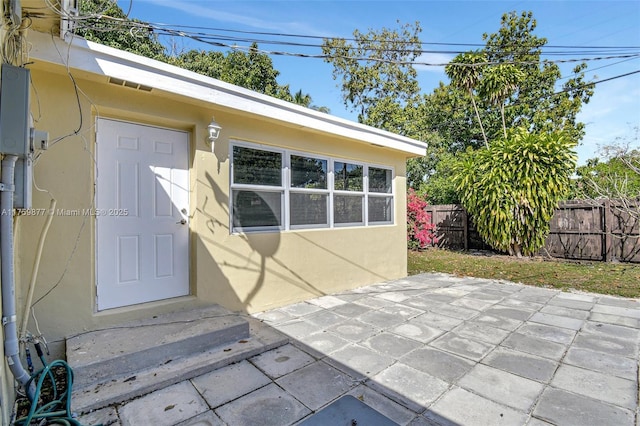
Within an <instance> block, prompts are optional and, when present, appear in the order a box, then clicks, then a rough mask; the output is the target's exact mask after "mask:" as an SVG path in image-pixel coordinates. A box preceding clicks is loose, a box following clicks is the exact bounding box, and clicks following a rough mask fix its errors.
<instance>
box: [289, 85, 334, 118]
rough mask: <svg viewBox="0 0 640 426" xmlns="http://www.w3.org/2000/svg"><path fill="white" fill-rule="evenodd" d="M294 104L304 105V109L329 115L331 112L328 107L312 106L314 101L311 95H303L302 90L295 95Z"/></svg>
mask: <svg viewBox="0 0 640 426" xmlns="http://www.w3.org/2000/svg"><path fill="white" fill-rule="evenodd" d="M292 102H293V103H294V104H298V105H302V106H304V107H307V108H311V109H314V110H316V111H320V112H324V113H327V114H328V113H329V112H330V109H329V108H328V107H325V106H317V105H313V104H312V102H313V99H312V98H311V95H310V94H308V93H304V94H303V93H302V89H300V90H298V91H297V92H296V93H294V94H293V100H292Z"/></svg>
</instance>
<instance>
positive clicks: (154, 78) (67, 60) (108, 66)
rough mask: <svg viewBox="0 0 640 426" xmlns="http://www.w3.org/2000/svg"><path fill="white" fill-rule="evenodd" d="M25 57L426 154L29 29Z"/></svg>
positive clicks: (152, 63)
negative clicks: (29, 45)
mask: <svg viewBox="0 0 640 426" xmlns="http://www.w3.org/2000/svg"><path fill="white" fill-rule="evenodd" d="M28 38H29V42H30V43H31V44H32V46H33V47H32V50H31V51H30V53H29V55H30V57H32V58H34V59H37V60H41V61H45V62H50V63H55V64H59V65H62V66H65V67H69V68H72V69H77V70H81V71H86V72H89V73H93V74H97V75H104V76H106V77H113V78H117V79H120V80H126V81H129V82H133V83H137V84H141V85H145V86H148V87H151V88H154V89H158V90H162V91H165V92H169V93H173V94H176V95H181V96H186V97H189V98H193V99H198V100H201V101H204V102H208V103H211V104H214V105H219V106H223V107H227V108H231V109H235V110H239V111H243V112H247V113H250V114H255V115H258V116H262V117H265V118H269V119H273V120H278V121H282V122H287V123H289V124H293V125H296V126H299V127H304V128H309V129H313V130H316V131H319V132H323V133H328V134H335V135H340V136H343V137H347V138H350V139H355V140H360V141H364V142H368V143H371V144H374V145H378V146H381V147H386V148H391V149H394V150H398V151H402V152H405V153H408V154H411V155H412V156H419V155H425V152H426V147H427V144H426V143H425V142H422V141H418V140H415V139H411V138H408V137H405V136H400V135H397V134H395V133H391V132H388V131H385V130H380V129H376V128H374V127H371V126H367V125H364V124H360V123H356V122H353V121H349V120H346V119H343V118H339V117H335V116H332V115H330V114H326V113H322V112H319V111H315V110H312V109H310V108H305V107H302V106H300V105H295V104H293V103H290V102H286V101H283V100H280V99H276V98H273V97H271V96H267V95H263V94H261V93H257V92H254V91H252V90H248V89H245V88H243V87H239V86H235V85H233V84H229V83H226V82H223V81H220V80H216V79H214V78H211V77H207V76H204V75H200V74H197V73H194V72H192V71H188V70H185V69H182V68H179V67H176V66H173V65H169V64H166V63H164V62H160V61H156V60H153V59H149V58H146V57H143V56H139V55H136V54H133V53H130V52H125V51H122V50H119V49H115V48H112V47H108V46H104V45H101V44H98V43H93V42H90V41H87V40H85V39H83V38H80V37H70V38H69V42H68V43H65V42H64V41H63V40H62V39H60V38H58V37H53V36H52V35H49V34H45V33H40V32H36V31H31V32H30V33H29V36H28Z"/></svg>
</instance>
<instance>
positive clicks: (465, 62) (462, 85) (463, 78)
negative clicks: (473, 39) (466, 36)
mask: <svg viewBox="0 0 640 426" xmlns="http://www.w3.org/2000/svg"><path fill="white" fill-rule="evenodd" d="M486 61H487V59H486V58H485V56H484V54H483V53H482V52H477V51H476V52H469V53H461V54H459V55H458V56H456V57H455V58H454V59H453V60H452V61H451V62H450V63H449V65H447V67H446V68H445V71H446V73H447V75H448V76H449V78H450V79H451V84H452V85H453V86H454V87H457V88H458V89H461V90H464V91H466V92H467V93H469V99H471V104H472V105H473V110H474V111H475V113H476V117H477V118H478V125H479V126H480V130H481V131H482V139H483V140H484V144H485V146H489V142H488V141H487V134H486V132H485V131H484V127H483V126H482V119H480V112H479V111H478V106H477V105H476V101H475V96H474V94H473V92H474V90H475V89H476V87H477V86H478V84H479V83H480V77H481V76H482V68H481V65H484V64H485V63H486Z"/></svg>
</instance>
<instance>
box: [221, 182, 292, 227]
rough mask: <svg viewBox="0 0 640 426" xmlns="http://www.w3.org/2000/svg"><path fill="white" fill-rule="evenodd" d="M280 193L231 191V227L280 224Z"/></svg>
mask: <svg viewBox="0 0 640 426" xmlns="http://www.w3.org/2000/svg"><path fill="white" fill-rule="evenodd" d="M281 224H282V193H281V192H265V191H259V192H258V191H242V190H241V191H238V190H235V191H233V227H234V228H249V227H252V226H280V225H281Z"/></svg>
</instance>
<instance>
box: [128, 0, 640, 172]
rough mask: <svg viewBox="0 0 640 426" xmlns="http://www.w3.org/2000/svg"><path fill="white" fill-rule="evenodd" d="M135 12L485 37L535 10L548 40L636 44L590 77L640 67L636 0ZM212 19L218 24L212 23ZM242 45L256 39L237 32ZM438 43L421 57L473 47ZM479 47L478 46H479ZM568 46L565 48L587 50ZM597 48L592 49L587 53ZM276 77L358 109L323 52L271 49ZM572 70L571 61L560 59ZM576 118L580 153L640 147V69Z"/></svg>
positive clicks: (238, 26)
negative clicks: (639, 132) (507, 16)
mask: <svg viewBox="0 0 640 426" xmlns="http://www.w3.org/2000/svg"><path fill="white" fill-rule="evenodd" d="M117 1H118V5H119V6H120V7H121V8H122V9H123V10H124V11H125V12H127V11H128V12H129V17H130V18H136V19H139V20H141V21H145V22H151V23H163V24H167V25H169V26H171V27H172V28H175V27H176V26H178V25H186V26H198V27H202V28H206V29H203V30H200V31H203V32H206V33H216V34H224V35H231V36H236V37H241V38H243V39H246V38H251V37H255V38H258V39H261V40H264V39H271V40H274V39H277V40H284V39H287V40H289V41H295V42H303V43H309V44H320V42H321V40H320V39H314V38H293V37H285V38H282V37H279V38H278V37H273V36H266V35H255V34H253V35H252V34H247V33H237V32H230V31H227V30H231V31H247V32H266V33H280V34H297V35H303V36H316V37H345V38H348V37H351V36H352V34H353V31H354V30H355V29H358V30H360V31H361V32H366V31H368V30H369V29H375V30H378V29H381V28H383V27H385V28H390V29H393V28H398V21H399V22H400V23H402V24H404V23H413V22H415V21H419V22H420V26H421V27H422V33H421V36H420V38H421V41H423V42H427V43H464V44H472V43H480V44H481V43H483V40H482V34H483V33H493V32H496V31H497V30H498V29H499V28H500V17H501V16H502V14H503V13H505V12H509V11H517V12H522V11H532V12H533V14H534V18H535V19H536V20H537V28H536V30H535V34H536V35H538V36H539V37H546V38H547V39H548V45H549V46H582V47H584V46H590V47H592V46H615V47H626V49H621V50H620V51H618V53H613V54H611V53H606V54H604V56H611V55H617V54H620V52H622V51H624V53H629V52H634V53H636V54H638V56H635V57H633V58H613V59H606V60H592V61H588V62H587V64H588V68H587V71H586V77H587V79H588V80H592V81H597V80H603V79H608V78H612V77H617V76H620V75H623V74H626V73H630V72H634V71H638V70H640V1H637V0H634V1H616V0H608V1H588V0H565V1H562V0H537V1H510V0H495V1H472V0H468V1H453V0H451V1H445V0H440V1H430V0H422V1H421V0H414V1H389V0H342V1H328V0H287V1H272V0H262V1H244V0H237V1H231V0H117ZM213 29H215V30H213ZM163 41H164V42H170V43H172V44H173V45H174V47H175V48H176V49H178V51H180V50H188V49H192V48H193V49H199V50H222V51H228V50H229V48H226V47H222V48H215V47H213V46H211V45H210V44H206V43H199V42H196V41H193V40H191V39H186V38H181V37H176V38H173V39H172V40H167V39H163ZM237 44H238V46H243V47H246V46H248V45H249V44H250V43H247V42H246V41H238V42H237ZM259 47H260V48H261V49H263V50H265V51H279V52H297V53H304V54H308V55H317V54H321V50H320V48H319V47H306V48H300V47H295V46H286V45H272V44H267V43H259ZM428 47H429V49H433V50H437V51H438V52H436V53H430V54H425V56H424V57H421V58H420V61H421V62H426V63H433V64H444V63H447V62H448V61H449V60H451V59H452V58H453V57H454V56H455V54H453V53H446V51H447V50H449V51H450V50H452V49H458V50H459V49H463V50H468V49H471V47H469V48H467V47H462V48H459V47H451V46H439V45H435V46H428ZM476 48H477V47H476ZM577 50H578V52H577V53H576V54H572V55H571V56H569V57H563V58H564V59H566V58H581V57H584V56H585V55H581V54H580V53H579V49H577ZM589 57H593V55H589ZM271 58H272V60H273V64H274V67H275V69H277V70H278V71H280V75H279V77H278V82H279V83H280V84H289V85H290V88H291V91H292V93H293V92H296V91H297V90H299V89H301V90H302V91H303V93H308V94H310V95H311V97H312V98H313V104H314V105H319V106H326V107H328V108H330V110H331V114H333V115H336V116H339V117H343V118H346V119H350V120H353V121H356V120H357V115H356V114H355V113H353V112H351V111H349V110H347V108H346V107H345V106H344V103H343V101H342V95H341V92H340V89H339V88H338V87H337V84H338V82H337V81H336V80H334V79H333V77H332V66H331V65H330V64H327V63H325V62H324V61H323V60H322V59H317V58H304V57H294V56H284V55H271ZM559 65H560V67H561V70H562V75H563V76H567V75H569V73H570V70H571V69H572V68H573V66H575V65H576V64H575V63H563V64H559ZM417 70H418V73H419V77H418V78H419V82H420V87H421V89H422V91H423V92H424V93H431V92H432V91H433V89H434V88H435V87H437V86H438V84H439V82H440V81H442V82H445V83H448V78H447V76H446V75H445V73H444V67H443V66H418V67H417ZM578 118H579V120H580V121H582V122H584V123H585V124H586V135H585V137H584V138H583V140H582V142H581V144H580V146H579V147H578V149H577V152H578V163H579V164H584V163H585V161H586V160H587V159H589V158H594V157H598V156H599V152H598V149H599V147H601V146H603V145H606V144H610V143H613V142H615V141H616V140H617V139H621V140H623V141H627V142H631V143H632V146H635V147H638V145H639V144H640V141H638V140H636V139H634V138H635V137H636V136H635V135H636V133H634V131H633V129H634V128H635V127H640V73H636V74H632V75H629V76H625V77H620V78H615V79H613V80H610V81H607V82H603V83H599V84H597V85H596V88H595V94H594V95H593V97H592V98H591V101H590V102H589V103H588V104H587V105H584V106H583V108H582V111H581V113H580V115H579V116H578Z"/></svg>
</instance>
